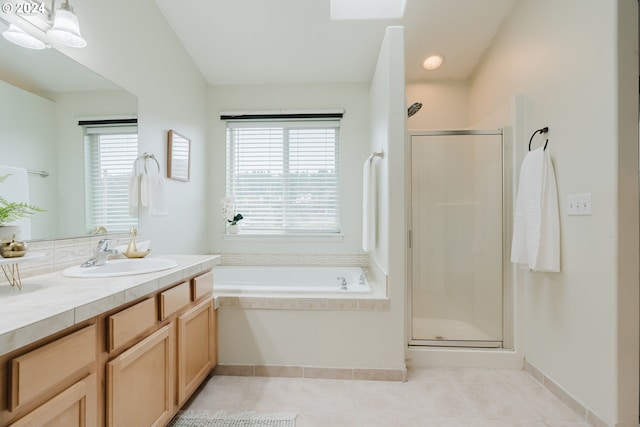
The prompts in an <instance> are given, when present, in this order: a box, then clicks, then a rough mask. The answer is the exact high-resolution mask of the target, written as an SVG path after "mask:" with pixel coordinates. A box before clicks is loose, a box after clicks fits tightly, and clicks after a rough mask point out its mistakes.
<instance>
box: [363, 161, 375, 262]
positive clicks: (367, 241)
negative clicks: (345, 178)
mask: <svg viewBox="0 0 640 427" xmlns="http://www.w3.org/2000/svg"><path fill="white" fill-rule="evenodd" d="M372 159H373V155H371V156H369V157H368V158H367V160H365V161H364V165H363V166H362V250H364V251H365V252H368V251H370V250H372V249H373V248H374V245H375V239H376V235H375V232H376V230H375V227H376V199H375V195H376V189H375V180H374V179H373V177H372V176H371V175H372V173H371V172H372V169H373V161H372Z"/></svg>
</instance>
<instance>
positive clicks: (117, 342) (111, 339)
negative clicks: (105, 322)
mask: <svg viewBox="0 0 640 427" xmlns="http://www.w3.org/2000/svg"><path fill="white" fill-rule="evenodd" d="M155 323H156V305H155V304H154V302H153V298H149V299H146V300H144V301H142V302H139V303H138V304H136V305H134V306H131V307H129V308H127V309H125V310H122V311H121V312H119V313H116V314H113V315H111V316H109V333H108V335H107V336H108V343H107V346H108V351H109V352H112V351H113V350H115V349H117V348H119V347H120V346H121V345H123V344H126V343H127V342H128V341H129V340H131V339H133V338H135V337H138V336H140V335H142V333H143V332H145V331H146V330H148V329H149V328H152V327H153V326H154V325H155Z"/></svg>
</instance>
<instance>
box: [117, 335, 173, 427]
mask: <svg viewBox="0 0 640 427" xmlns="http://www.w3.org/2000/svg"><path fill="white" fill-rule="evenodd" d="M173 345H174V344H173V333H172V325H167V326H165V327H163V328H161V329H159V330H158V331H157V332H155V333H153V334H152V335H150V336H149V337H147V338H145V339H144V340H142V341H141V342H139V343H138V344H136V345H135V346H133V347H131V348H130V349H129V350H127V351H125V352H124V353H122V354H121V355H120V356H118V357H116V358H115V359H113V360H111V361H110V362H108V363H107V426H139V427H148V426H164V425H165V424H166V423H168V422H169V420H170V419H171V415H172V411H173V406H172V405H173V390H174V387H175V383H174V381H173V378H174V371H173V364H174V363H175V361H174V360H173V351H172V349H173V348H174V347H173Z"/></svg>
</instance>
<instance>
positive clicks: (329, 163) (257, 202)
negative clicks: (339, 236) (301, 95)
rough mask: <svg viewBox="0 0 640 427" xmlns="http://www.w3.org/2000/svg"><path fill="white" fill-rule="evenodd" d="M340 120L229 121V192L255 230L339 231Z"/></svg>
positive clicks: (244, 223) (249, 227)
mask: <svg viewBox="0 0 640 427" xmlns="http://www.w3.org/2000/svg"><path fill="white" fill-rule="evenodd" d="M339 134H340V122H339V121H337V120H304V121H246V120H242V121H227V196H232V197H233V198H234V199H235V205H236V212H238V213H241V214H242V215H243V217H244V219H243V220H242V223H241V224H242V230H243V231H246V232H253V233H256V234H260V233H264V234H268V233H274V234H287V233H339V232H340V170H339V169H340V168H339V165H340V159H339V153H340V150H339Z"/></svg>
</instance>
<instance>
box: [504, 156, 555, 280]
mask: <svg viewBox="0 0 640 427" xmlns="http://www.w3.org/2000/svg"><path fill="white" fill-rule="evenodd" d="M511 262H513V263H516V264H522V265H524V266H527V267H528V268H529V269H531V270H532V271H542V272H559V271H560V216H559V212H558V189H557V186H556V177H555V172H554V170H553V163H552V162H551V157H550V155H549V152H548V151H546V150H544V149H543V148H542V147H540V148H538V149H536V150H534V151H530V152H529V153H527V155H526V156H525V158H524V160H523V161H522V166H521V169H520V182H519V184H518V195H517V198H516V210H515V215H514V219H513V241H512V244H511Z"/></svg>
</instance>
